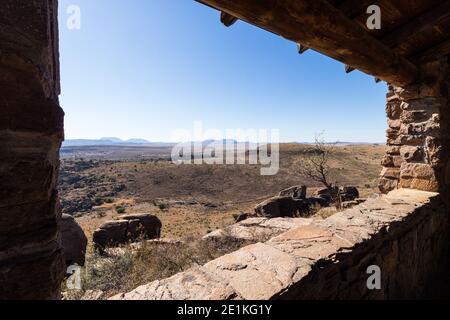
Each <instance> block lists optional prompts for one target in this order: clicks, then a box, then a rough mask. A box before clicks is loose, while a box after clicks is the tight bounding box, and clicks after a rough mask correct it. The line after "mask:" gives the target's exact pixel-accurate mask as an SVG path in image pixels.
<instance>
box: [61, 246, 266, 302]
mask: <svg viewBox="0 0 450 320" xmlns="http://www.w3.org/2000/svg"><path fill="white" fill-rule="evenodd" d="M255 242H257V241H256V240H255ZM250 243H253V241H244V240H238V239H235V238H232V237H224V238H221V239H209V240H201V239H187V241H185V242H184V243H177V244H161V243H159V244H157V243H151V242H145V241H144V242H141V245H140V246H138V247H137V248H136V246H131V245H127V246H123V247H121V248H120V250H117V251H120V253H119V254H113V255H108V256H102V255H100V254H98V253H92V254H90V255H88V257H87V261H86V266H85V267H84V268H83V270H82V287H83V290H82V291H72V292H66V294H65V296H66V299H80V298H81V297H82V295H83V294H84V292H86V291H88V290H101V291H103V292H104V294H103V296H102V298H107V297H111V296H113V295H115V294H117V293H121V292H128V291H130V290H133V289H135V288H136V287H138V286H140V285H143V284H146V283H149V282H152V281H154V280H157V279H163V278H167V277H170V276H172V275H174V274H176V273H178V272H181V271H184V270H186V269H189V268H191V267H192V266H195V265H202V264H205V263H206V262H208V261H210V260H213V259H215V258H218V257H220V256H222V255H224V254H227V253H230V252H233V251H235V250H237V249H239V248H241V247H242V246H245V245H248V244H250Z"/></svg>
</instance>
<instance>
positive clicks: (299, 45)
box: [297, 43, 309, 54]
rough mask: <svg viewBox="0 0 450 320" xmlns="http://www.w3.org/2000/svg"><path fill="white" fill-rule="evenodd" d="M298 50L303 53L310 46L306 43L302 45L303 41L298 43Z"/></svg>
mask: <svg viewBox="0 0 450 320" xmlns="http://www.w3.org/2000/svg"><path fill="white" fill-rule="evenodd" d="M297 50H298V53H299V54H303V53H305V51H308V50H309V48H308V47H305V46H304V45H302V44H301V43H297Z"/></svg>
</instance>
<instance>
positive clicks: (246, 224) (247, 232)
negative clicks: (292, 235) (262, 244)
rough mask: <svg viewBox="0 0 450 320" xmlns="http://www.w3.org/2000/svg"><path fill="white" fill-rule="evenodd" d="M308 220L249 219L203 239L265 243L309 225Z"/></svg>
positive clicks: (309, 221) (309, 220) (214, 232)
mask: <svg viewBox="0 0 450 320" xmlns="http://www.w3.org/2000/svg"><path fill="white" fill-rule="evenodd" d="M311 222H312V220H311V219H306V218H272V219H269V218H261V217H258V218H249V219H246V220H243V221H241V222H238V223H235V224H233V225H231V226H229V227H228V228H225V229H218V230H215V231H213V232H210V233H208V234H207V235H205V236H204V237H203V239H210V238H222V237H232V238H236V239H242V240H256V241H264V240H267V239H270V238H271V237H274V236H276V235H279V234H280V233H283V232H285V231H287V230H290V229H293V228H297V227H300V226H304V225H309V224H310V223H311Z"/></svg>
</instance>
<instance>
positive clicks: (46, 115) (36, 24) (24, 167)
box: [0, 0, 65, 299]
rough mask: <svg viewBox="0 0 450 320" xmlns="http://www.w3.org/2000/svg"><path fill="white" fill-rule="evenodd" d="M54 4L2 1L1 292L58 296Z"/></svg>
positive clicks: (59, 123)
mask: <svg viewBox="0 0 450 320" xmlns="http://www.w3.org/2000/svg"><path fill="white" fill-rule="evenodd" d="M57 6H58V3H57V0H39V1H30V0H2V3H1V9H0V10H1V14H0V108H1V113H0V146H1V151H2V152H0V176H1V179H0V299H58V298H59V297H60V285H61V280H62V278H63V274H64V269H65V266H64V262H63V259H62V251H61V247H60V239H59V238H60V237H59V232H58V226H59V221H60V210H59V200H58V194H57V191H56V183H57V177H58V166H59V148H60V145H61V141H62V139H63V117H64V113H63V111H62V109H61V108H60V106H59V101H58V95H59V92H60V88H59V56H58V28H57Z"/></svg>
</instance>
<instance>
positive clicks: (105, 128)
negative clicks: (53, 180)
mask: <svg viewBox="0 0 450 320" xmlns="http://www.w3.org/2000/svg"><path fill="white" fill-rule="evenodd" d="M59 5H60V9H59V21H60V56H61V85H62V94H61V97H60V102H61V106H62V108H63V109H64V111H65V113H66V117H65V135H66V139H68V140H70V139H99V138H101V137H119V138H121V139H124V140H127V139H131V138H140V139H145V140H148V141H158V142H166V141H172V139H171V136H172V134H173V132H174V131H175V130H176V129H180V128H184V129H187V130H190V129H191V128H192V126H193V124H194V122H195V121H197V120H200V121H202V122H203V123H204V125H205V127H206V128H207V129H217V130H220V131H224V130H226V129H239V128H241V129H249V128H252V129H267V130H270V129H279V130H280V140H281V142H294V141H302V142H303V141H305V142H307V141H312V140H313V138H314V135H315V134H317V133H320V132H324V134H325V139H326V140H329V141H348V142H368V143H380V141H385V137H384V131H385V129H386V128H387V124H386V120H385V92H386V85H385V84H376V83H375V82H374V79H373V77H371V76H368V75H365V74H363V73H361V72H358V71H354V72H352V73H351V74H346V73H345V72H344V65H343V64H342V63H340V62H337V61H334V60H332V59H330V58H328V57H326V56H323V55H321V54H319V53H316V52H314V51H311V50H309V51H307V52H306V53H305V54H303V55H299V54H298V53H297V51H296V44H295V43H292V42H290V41H288V40H285V39H283V38H281V37H278V36H276V35H273V34H271V33H269V32H266V31H264V30H261V29H259V28H256V27H253V26H251V25H249V24H247V23H244V22H241V21H238V22H237V23H236V24H235V25H233V26H232V27H230V28H226V27H224V26H223V25H222V24H221V23H220V20H219V13H218V12H217V11H215V10H212V9H211V8H208V7H206V6H203V5H201V4H199V3H197V2H195V1H164V0H152V1H146V0H132V1H127V2H124V1H121V0H96V1H89V0H61V1H60V4H59ZM70 5H77V6H78V7H79V8H80V9H81V29H80V30H69V29H68V28H67V26H66V21H67V19H68V18H69V16H70V14H68V13H67V8H68V7H69V6H70ZM174 142H177V141H174Z"/></svg>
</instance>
